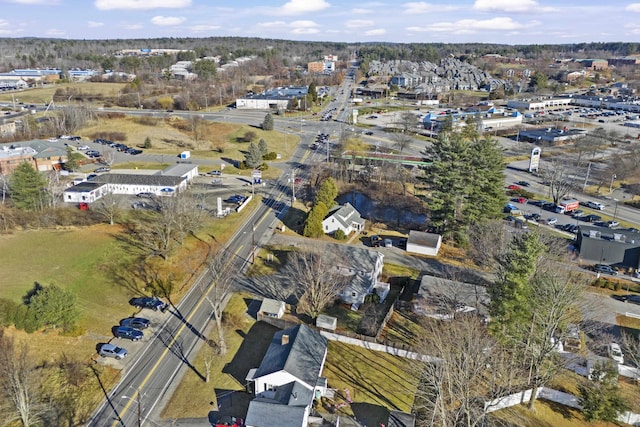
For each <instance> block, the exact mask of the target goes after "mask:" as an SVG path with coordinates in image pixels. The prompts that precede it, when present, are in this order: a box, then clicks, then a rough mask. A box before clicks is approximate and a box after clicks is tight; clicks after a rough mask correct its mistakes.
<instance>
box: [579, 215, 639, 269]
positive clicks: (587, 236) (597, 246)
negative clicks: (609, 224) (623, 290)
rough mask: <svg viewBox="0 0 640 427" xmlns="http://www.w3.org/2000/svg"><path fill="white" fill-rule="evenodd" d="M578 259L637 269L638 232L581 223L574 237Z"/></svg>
mask: <svg viewBox="0 0 640 427" xmlns="http://www.w3.org/2000/svg"><path fill="white" fill-rule="evenodd" d="M576 247H577V248H578V250H579V252H580V260H581V261H586V262H590V263H595V264H607V265H614V266H618V267H628V268H632V269H634V270H637V269H638V266H639V264H640V233H636V232H633V231H630V230H624V229H623V230H619V229H611V228H605V227H593V226H588V225H581V226H580V229H579V231H578V235H577V237H576Z"/></svg>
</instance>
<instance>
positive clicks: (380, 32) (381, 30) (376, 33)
mask: <svg viewBox="0 0 640 427" xmlns="http://www.w3.org/2000/svg"><path fill="white" fill-rule="evenodd" d="M386 33H387V30H385V29H384V28H376V29H375V30H369V31H365V33H364V35H365V36H381V35H383V34H386Z"/></svg>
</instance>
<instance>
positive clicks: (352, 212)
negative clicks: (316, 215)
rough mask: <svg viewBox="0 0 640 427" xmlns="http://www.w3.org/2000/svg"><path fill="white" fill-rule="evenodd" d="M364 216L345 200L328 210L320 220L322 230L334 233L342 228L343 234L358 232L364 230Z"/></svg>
mask: <svg viewBox="0 0 640 427" xmlns="http://www.w3.org/2000/svg"><path fill="white" fill-rule="evenodd" d="M364 222H365V220H364V218H362V216H361V215H360V213H359V212H358V211H357V210H356V208H354V207H353V206H352V205H351V203H349V202H347V203H345V204H344V205H343V206H336V207H334V208H333V209H331V210H330V211H329V213H328V214H327V216H326V217H325V219H324V220H323V221H322V230H323V231H324V233H325V234H331V233H335V232H336V231H338V230H342V232H343V233H344V234H345V236H348V235H349V234H351V233H352V232H356V233H359V232H360V231H362V230H364Z"/></svg>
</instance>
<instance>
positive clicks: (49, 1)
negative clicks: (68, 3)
mask: <svg viewBox="0 0 640 427" xmlns="http://www.w3.org/2000/svg"><path fill="white" fill-rule="evenodd" d="M9 3H18V4H41V5H45V6H52V5H55V4H58V3H59V0H9Z"/></svg>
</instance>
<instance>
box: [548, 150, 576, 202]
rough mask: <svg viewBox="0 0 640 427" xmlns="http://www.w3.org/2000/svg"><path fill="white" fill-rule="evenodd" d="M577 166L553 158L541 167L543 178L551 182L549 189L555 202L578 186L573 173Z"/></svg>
mask: <svg viewBox="0 0 640 427" xmlns="http://www.w3.org/2000/svg"><path fill="white" fill-rule="evenodd" d="M574 169H575V168H573V167H571V165H569V164H568V163H563V162H558V161H555V160H552V161H550V162H545V163H544V168H541V169H540V174H541V175H542V177H543V179H544V180H545V181H547V182H548V183H549V191H550V193H551V198H552V199H553V202H554V203H558V202H559V201H560V200H561V199H562V198H563V197H564V196H566V195H567V194H569V192H571V191H572V190H574V189H575V188H576V185H577V182H576V180H575V177H574V176H573V175H572V174H573V171H574Z"/></svg>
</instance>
